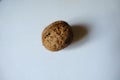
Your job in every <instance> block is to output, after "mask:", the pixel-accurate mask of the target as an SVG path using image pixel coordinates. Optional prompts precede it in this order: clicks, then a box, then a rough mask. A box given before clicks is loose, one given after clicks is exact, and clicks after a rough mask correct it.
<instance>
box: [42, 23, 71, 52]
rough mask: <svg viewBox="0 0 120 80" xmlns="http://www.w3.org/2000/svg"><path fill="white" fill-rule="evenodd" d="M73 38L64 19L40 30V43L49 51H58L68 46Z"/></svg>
mask: <svg viewBox="0 0 120 80" xmlns="http://www.w3.org/2000/svg"><path fill="white" fill-rule="evenodd" d="M72 40H73V32H72V28H71V27H70V25H69V24H68V23H67V22H65V21H56V22H53V23H52V24H50V25H48V26H47V27H46V28H45V29H44V30H43V32H42V43H43V45H44V46H45V47H46V48H47V49H48V50H50V51H58V50H61V49H63V48H65V47H66V46H68V45H69V44H70V43H71V42H72Z"/></svg>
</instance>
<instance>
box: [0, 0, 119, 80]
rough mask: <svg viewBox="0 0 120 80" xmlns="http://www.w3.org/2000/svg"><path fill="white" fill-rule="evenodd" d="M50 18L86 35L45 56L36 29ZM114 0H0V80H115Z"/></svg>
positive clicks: (116, 9)
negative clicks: (84, 28) (80, 28)
mask: <svg viewBox="0 0 120 80" xmlns="http://www.w3.org/2000/svg"><path fill="white" fill-rule="evenodd" d="M56 20H65V21H67V22H68V23H69V24H70V25H73V24H81V23H86V24H88V28H89V29H90V31H89V33H88V35H87V36H86V37H85V38H83V39H82V40H79V41H76V42H74V43H72V44H71V45H70V46H68V47H67V48H65V49H63V50H61V51H58V52H54V53H53V52H50V51H48V50H46V49H45V48H44V47H43V46H42V43H41V33H42V30H43V29H44V28H45V27H46V26H47V25H49V24H50V23H52V22H53V21H56ZM119 49H120V0H0V80H120V50H119Z"/></svg>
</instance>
